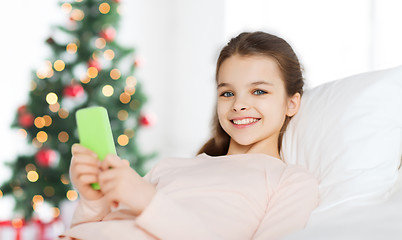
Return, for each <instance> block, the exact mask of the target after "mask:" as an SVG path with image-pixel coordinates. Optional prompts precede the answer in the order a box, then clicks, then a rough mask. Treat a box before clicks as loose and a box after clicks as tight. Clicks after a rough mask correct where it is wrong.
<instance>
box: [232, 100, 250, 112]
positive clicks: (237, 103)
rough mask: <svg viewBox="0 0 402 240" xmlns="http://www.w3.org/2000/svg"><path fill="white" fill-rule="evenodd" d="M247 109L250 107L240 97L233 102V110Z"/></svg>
mask: <svg viewBox="0 0 402 240" xmlns="http://www.w3.org/2000/svg"><path fill="white" fill-rule="evenodd" d="M246 109H248V105H247V104H246V103H245V102H244V101H241V100H240V99H236V101H235V102H234V103H233V111H235V112H239V111H244V110H246Z"/></svg>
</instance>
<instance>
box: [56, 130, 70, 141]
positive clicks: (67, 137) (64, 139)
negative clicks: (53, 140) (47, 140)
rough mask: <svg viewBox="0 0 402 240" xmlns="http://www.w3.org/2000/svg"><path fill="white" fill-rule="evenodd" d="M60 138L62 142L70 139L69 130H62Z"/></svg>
mask: <svg viewBox="0 0 402 240" xmlns="http://www.w3.org/2000/svg"><path fill="white" fill-rule="evenodd" d="M58 139H59V141H60V142H62V143H65V142H67V141H68V139H69V135H68V133H67V132H64V131H62V132H60V133H59V135H58Z"/></svg>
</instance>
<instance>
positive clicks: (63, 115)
mask: <svg viewBox="0 0 402 240" xmlns="http://www.w3.org/2000/svg"><path fill="white" fill-rule="evenodd" d="M69 114H70V113H69V112H68V110H67V109H64V108H61V109H60V110H59V117H60V118H61V119H66V118H68V116H69Z"/></svg>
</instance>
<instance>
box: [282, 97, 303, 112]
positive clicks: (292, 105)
mask: <svg viewBox="0 0 402 240" xmlns="http://www.w3.org/2000/svg"><path fill="white" fill-rule="evenodd" d="M300 99H301V96H300V93H295V94H294V95H293V96H292V97H290V98H288V102H287V106H288V108H287V111H286V115H287V116H289V117H292V116H294V115H295V114H296V113H297V111H299V107H300Z"/></svg>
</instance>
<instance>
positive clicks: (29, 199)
mask: <svg viewBox="0 0 402 240" xmlns="http://www.w3.org/2000/svg"><path fill="white" fill-rule="evenodd" d="M60 6H61V12H62V11H63V12H65V13H66V14H67V15H68V18H67V19H66V24H64V25H63V26H54V31H53V33H52V36H50V37H49V38H48V39H47V40H46V43H47V44H48V46H49V47H50V49H51V51H52V54H51V55H52V56H50V57H49V58H48V59H46V60H45V61H44V64H43V67H40V68H39V69H37V70H36V71H33V73H32V81H31V90H30V93H29V100H28V102H27V103H26V104H25V105H23V106H21V107H19V108H18V111H17V113H16V117H15V120H14V122H13V124H12V127H13V128H16V129H18V131H20V132H21V133H22V134H24V135H25V137H26V140H27V141H28V145H29V147H30V149H29V150H28V151H27V153H26V154H23V155H22V154H21V155H20V156H17V158H16V159H15V160H14V161H10V162H8V163H7V165H9V167H10V168H11V170H12V176H11V178H10V179H9V180H8V181H6V182H5V183H4V184H3V185H2V186H1V188H0V189H1V190H0V196H1V195H11V196H13V198H14V199H15V202H16V206H15V207H16V209H15V213H16V215H17V217H20V218H25V219H26V220H28V219H31V218H32V216H33V213H35V211H36V210H37V209H38V207H40V206H42V205H43V203H45V202H46V203H49V204H50V205H51V206H53V210H54V217H57V216H58V215H59V213H60V210H59V206H60V204H61V202H62V201H63V200H66V199H68V200H71V201H73V200H75V199H77V197H78V194H77V192H76V191H74V189H73V187H72V185H71V183H70V181H69V175H68V173H69V165H70V160H71V146H72V145H73V144H74V143H78V142H79V139H78V134H77V130H76V119H75V112H76V111H77V110H78V109H81V108H85V107H90V106H103V107H105V108H106V109H107V110H108V114H109V119H110V122H111V126H112V132H113V136H114V140H115V143H116V150H117V153H118V155H119V156H120V157H121V158H122V159H127V160H129V161H130V162H131V166H132V167H133V168H134V169H135V170H136V171H137V172H138V173H139V174H140V175H144V174H145V172H146V170H147V169H145V166H144V164H145V162H146V161H147V160H149V159H150V158H153V157H154V156H155V153H150V154H142V153H141V152H140V150H139V148H138V145H137V144H136V140H135V139H136V133H137V131H138V130H139V128H141V127H142V126H144V125H149V124H150V121H149V118H148V117H147V116H144V115H143V114H142V112H141V109H142V107H143V104H144V103H145V101H146V97H145V95H144V94H143V92H142V89H141V84H140V82H137V79H136V77H135V76H134V70H135V68H136V67H137V65H138V62H137V61H136V60H135V56H134V50H133V49H132V48H125V47H123V46H121V45H120V44H118V43H117V42H116V41H115V37H116V30H117V28H118V22H119V19H120V14H119V1H118V0H75V1H64V2H60Z"/></svg>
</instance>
